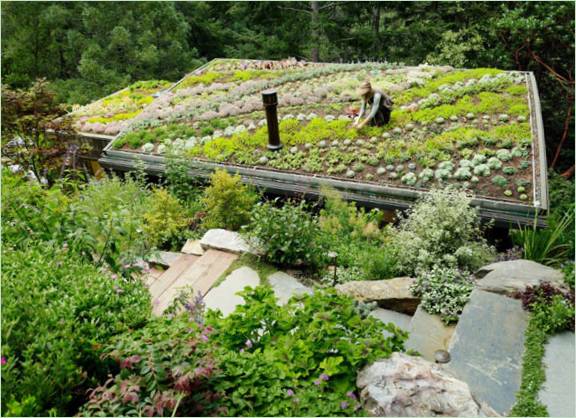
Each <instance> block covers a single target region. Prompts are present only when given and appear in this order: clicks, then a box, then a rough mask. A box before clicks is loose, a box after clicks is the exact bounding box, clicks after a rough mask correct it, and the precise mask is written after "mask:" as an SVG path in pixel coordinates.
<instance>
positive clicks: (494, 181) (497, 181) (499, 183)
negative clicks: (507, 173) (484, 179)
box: [492, 176, 508, 188]
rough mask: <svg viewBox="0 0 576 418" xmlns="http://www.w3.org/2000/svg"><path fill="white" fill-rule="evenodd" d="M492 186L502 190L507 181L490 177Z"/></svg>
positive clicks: (502, 178)
mask: <svg viewBox="0 0 576 418" xmlns="http://www.w3.org/2000/svg"><path fill="white" fill-rule="evenodd" d="M492 184H495V185H496V186H498V187H502V188H504V187H506V186H507V185H508V180H506V178H505V177H502V176H494V177H492Z"/></svg>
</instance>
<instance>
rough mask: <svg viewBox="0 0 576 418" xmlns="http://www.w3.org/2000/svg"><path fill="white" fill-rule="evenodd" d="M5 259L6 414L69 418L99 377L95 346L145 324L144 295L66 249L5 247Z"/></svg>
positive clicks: (147, 305)
mask: <svg viewBox="0 0 576 418" xmlns="http://www.w3.org/2000/svg"><path fill="white" fill-rule="evenodd" d="M2 255H3V259H2V261H3V263H2V273H3V275H2V356H3V358H5V359H6V361H7V364H6V365H3V366H2V386H3V391H2V404H3V405H4V406H5V408H7V409H5V410H3V414H6V415H12V414H19V413H20V414H25V415H47V414H49V413H52V414H55V415H71V414H73V413H75V409H74V408H75V407H74V404H75V403H76V404H77V402H78V400H79V399H81V397H82V396H83V393H84V391H83V388H84V389H85V387H86V385H88V384H93V383H94V380H93V379H94V378H95V377H96V376H99V374H100V370H99V369H100V367H99V365H100V362H99V359H98V354H99V347H100V345H102V344H105V343H107V342H108V339H109V338H110V337H111V336H112V335H114V334H118V333H120V332H123V331H126V330H129V329H132V328H135V327H138V326H141V325H142V324H143V323H144V322H145V321H146V319H147V318H148V316H149V314H150V301H149V300H150V296H149V294H148V291H147V289H146V288H145V287H144V285H143V284H142V283H141V282H140V281H139V280H128V279H123V278H120V277H118V276H116V275H112V276H110V275H106V274H104V273H102V272H100V271H98V270H97V269H96V268H95V267H94V266H92V265H90V264H87V263H86V262H85V261H84V260H83V259H81V258H79V256H78V255H76V254H74V253H73V252H72V251H71V250H70V249H69V248H67V247H66V244H61V243H48V242H37V243H36V244H29V245H28V246H27V247H26V248H22V249H17V248H15V247H13V246H11V244H10V243H5V244H4V246H3V251H2Z"/></svg>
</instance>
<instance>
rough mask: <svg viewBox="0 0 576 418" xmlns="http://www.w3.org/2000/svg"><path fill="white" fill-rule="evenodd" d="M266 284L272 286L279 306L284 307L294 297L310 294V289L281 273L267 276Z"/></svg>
mask: <svg viewBox="0 0 576 418" xmlns="http://www.w3.org/2000/svg"><path fill="white" fill-rule="evenodd" d="M268 283H270V286H272V289H273V290H274V294H275V295H276V298H277V299H278V303H279V304H280V305H285V304H286V303H287V302H288V299H290V298H291V297H292V296H294V295H303V294H309V295H311V294H312V289H310V288H309V287H307V286H304V285H303V284H302V283H300V282H299V281H298V280H296V279H295V278H294V277H292V276H290V275H288V274H286V273H284V272H282V271H278V272H276V273H274V274H271V275H270V276H268Z"/></svg>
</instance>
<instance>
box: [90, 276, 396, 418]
mask: <svg viewBox="0 0 576 418" xmlns="http://www.w3.org/2000/svg"><path fill="white" fill-rule="evenodd" d="M241 294H242V296H243V297H244V299H245V301H246V303H245V304H244V305H240V306H238V307H237V308H236V310H235V311H234V312H233V313H232V314H230V315H229V316H228V317H226V318H222V316H221V314H220V313H218V312H211V313H210V314H209V315H208V318H207V319H206V321H205V322H204V321H202V320H200V321H199V320H198V317H197V316H196V315H195V314H196V312H194V310H195V309H196V306H190V305H188V309H189V312H188V313H185V314H184V315H183V316H179V317H175V318H174V319H173V320H167V319H158V320H154V321H152V322H151V323H150V324H149V325H148V326H147V327H146V328H144V329H143V330H142V331H139V332H135V333H130V334H125V335H123V336H121V337H119V338H117V339H116V340H115V342H114V343H113V344H112V345H110V346H109V347H108V348H107V349H106V353H107V354H106V358H112V359H114V360H115V361H116V363H117V366H116V369H118V366H119V368H120V371H119V372H118V371H116V373H117V374H116V375H115V376H114V377H113V378H111V379H110V380H109V381H108V382H107V383H106V384H105V385H103V386H100V387H97V388H96V389H95V390H94V391H93V392H92V394H91V398H90V401H89V402H88V403H87V405H86V406H85V407H84V409H83V412H84V413H86V414H88V415H118V414H131V413H139V414H143V415H145V416H148V415H159V416H175V415H177V416H190V415H193V414H198V413H200V414H204V415H211V414H217V415H219V416H276V415H283V416H322V415H330V416H347V415H348V416H349V415H357V414H358V413H360V412H361V411H360V410H359V409H360V404H359V401H358V395H357V393H356V385H355V381H356V371H357V370H358V369H359V368H361V367H363V366H364V365H366V364H368V363H369V362H370V361H373V360H374V359H376V358H385V357H387V356H389V355H390V354H391V353H392V352H395V351H402V350H403V343H404V340H405V339H406V334H405V333H404V332H403V331H400V330H399V329H398V328H396V327H395V326H394V325H392V324H388V325H384V324H382V323H380V322H379V321H377V320H375V319H373V318H365V317H363V316H361V315H360V313H359V312H358V310H357V308H356V305H355V304H354V303H353V301H352V300H351V299H349V298H347V297H344V296H340V295H337V294H336V293H335V292H334V291H325V292H324V291H318V292H316V293H315V294H314V295H313V296H308V295H306V296H303V297H301V298H294V299H292V300H291V301H290V302H289V303H288V304H287V305H284V306H282V307H278V306H277V305H276V299H275V297H274V294H273V291H272V289H271V288H269V287H266V286H259V287H257V288H256V289H247V290H245V291H243V292H242V293H241ZM189 315H190V316H189ZM192 317H196V321H197V322H194V321H193V320H192V319H191V318H192ZM384 330H386V331H388V333H389V334H387V335H389V336H384V333H383V331H384Z"/></svg>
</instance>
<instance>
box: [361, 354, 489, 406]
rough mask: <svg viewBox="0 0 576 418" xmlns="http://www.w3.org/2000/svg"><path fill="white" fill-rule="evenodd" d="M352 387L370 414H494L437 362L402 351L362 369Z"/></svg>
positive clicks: (466, 386) (464, 384)
mask: <svg viewBox="0 0 576 418" xmlns="http://www.w3.org/2000/svg"><path fill="white" fill-rule="evenodd" d="M356 386H358V389H359V390H360V398H361V399H362V402H363V405H364V410H365V411H366V412H367V413H368V414H369V415H370V416H377V417H384V416H392V417H431V416H446V417H462V416H467V417H476V416H497V414H496V413H494V411H492V410H491V409H490V408H488V407H487V406H483V405H480V404H478V402H476V401H475V400H474V398H473V397H472V394H471V393H470V389H469V388H468V385H467V384H466V383H465V382H462V381H461V380H458V379H456V378H455V377H454V376H452V375H451V374H450V373H449V372H447V371H446V370H445V369H443V368H442V367H441V366H439V365H437V364H434V363H431V362H429V361H427V360H424V359H423V358H420V357H411V356H408V355H406V354H404V353H393V354H392V356H391V357H390V358H389V359H385V360H379V361H377V362H375V363H373V364H371V365H369V366H367V367H366V368H364V369H363V370H362V371H360V373H359V374H358V377H357V379H356Z"/></svg>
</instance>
